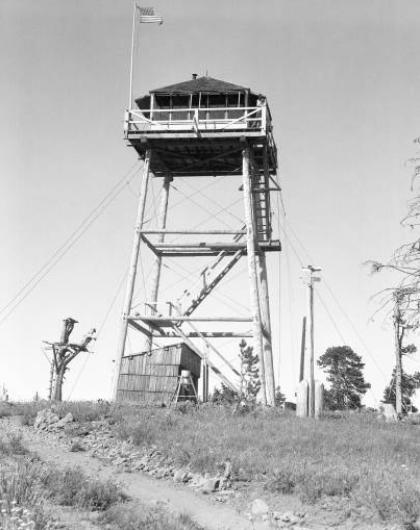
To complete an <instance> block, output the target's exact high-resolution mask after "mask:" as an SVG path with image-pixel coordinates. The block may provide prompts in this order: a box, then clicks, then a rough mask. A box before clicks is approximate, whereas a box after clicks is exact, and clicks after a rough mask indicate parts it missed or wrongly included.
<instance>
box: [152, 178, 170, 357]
mask: <svg viewBox="0 0 420 530" xmlns="http://www.w3.org/2000/svg"><path fill="white" fill-rule="evenodd" d="M171 182H172V177H170V176H166V177H165V178H164V180H163V187H162V198H161V202H160V206H159V214H158V227H159V228H160V229H162V230H165V228H166V218H167V216H168V202H169V189H170V186H171ZM158 241H159V243H163V242H164V241H165V234H159V236H158ZM161 271H162V256H160V255H159V256H156V259H155V263H154V265H153V275H152V281H151V284H152V290H151V295H150V302H151V304H152V314H153V313H155V312H156V303H157V300H158V295H159V285H160V275H161ZM152 348H153V337H149V338H148V339H147V349H148V350H149V351H150V350H151V349H152Z"/></svg>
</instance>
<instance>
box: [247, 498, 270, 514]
mask: <svg viewBox="0 0 420 530" xmlns="http://www.w3.org/2000/svg"><path fill="white" fill-rule="evenodd" d="M250 510H251V515H252V516H253V517H262V516H263V515H267V514H268V512H269V511H270V508H269V507H268V504H267V503H266V502H265V501H263V500H262V499H255V500H253V501H252V502H251V505H250Z"/></svg>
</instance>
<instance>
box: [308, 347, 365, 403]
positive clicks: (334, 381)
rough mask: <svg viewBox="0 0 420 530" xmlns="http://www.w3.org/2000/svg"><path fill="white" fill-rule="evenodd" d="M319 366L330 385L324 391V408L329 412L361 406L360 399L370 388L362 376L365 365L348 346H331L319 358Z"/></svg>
mask: <svg viewBox="0 0 420 530" xmlns="http://www.w3.org/2000/svg"><path fill="white" fill-rule="evenodd" d="M318 366H320V367H321V368H322V369H323V370H324V372H325V373H326V374H327V381H328V382H329V383H330V384H331V386H330V388H329V389H328V390H325V394H324V398H325V399H324V401H325V406H326V408H329V409H331V410H345V409H356V408H359V407H360V406H361V398H362V396H363V394H365V393H366V391H367V389H368V388H370V383H366V382H365V379H364V376H363V368H364V366H365V364H364V363H363V362H362V358H361V357H360V355H357V354H356V353H355V352H354V351H353V350H352V349H351V348H350V347H349V346H333V347H331V348H328V349H327V350H326V352H325V353H324V354H323V355H322V356H321V357H320V358H319V360H318Z"/></svg>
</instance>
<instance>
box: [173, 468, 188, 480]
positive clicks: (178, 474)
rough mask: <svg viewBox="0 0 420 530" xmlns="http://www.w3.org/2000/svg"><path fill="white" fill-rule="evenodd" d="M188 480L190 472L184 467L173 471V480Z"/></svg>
mask: <svg viewBox="0 0 420 530" xmlns="http://www.w3.org/2000/svg"><path fill="white" fill-rule="evenodd" d="M189 480H190V474H189V473H188V471H185V469H178V470H177V471H175V473H174V482H178V483H181V482H188V481H189Z"/></svg>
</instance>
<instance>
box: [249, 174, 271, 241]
mask: <svg viewBox="0 0 420 530" xmlns="http://www.w3.org/2000/svg"><path fill="white" fill-rule="evenodd" d="M252 196H253V200H254V205H255V224H256V232H257V233H256V238H257V241H258V242H260V243H262V242H267V241H270V239H271V231H272V230H271V211H270V180H269V175H267V174H266V173H265V172H259V171H257V172H254V173H253V175H252Z"/></svg>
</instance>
